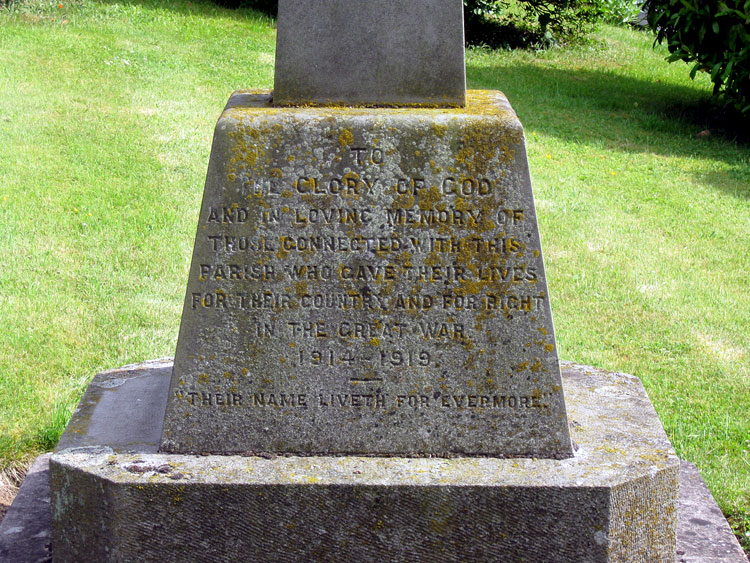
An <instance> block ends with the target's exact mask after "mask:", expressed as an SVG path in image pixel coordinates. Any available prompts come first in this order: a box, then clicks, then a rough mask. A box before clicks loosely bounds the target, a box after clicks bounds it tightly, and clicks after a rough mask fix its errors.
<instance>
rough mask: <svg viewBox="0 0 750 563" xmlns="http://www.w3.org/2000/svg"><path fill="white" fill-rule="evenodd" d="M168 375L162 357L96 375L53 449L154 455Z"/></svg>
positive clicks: (169, 366)
mask: <svg viewBox="0 0 750 563" xmlns="http://www.w3.org/2000/svg"><path fill="white" fill-rule="evenodd" d="M171 373H172V361H171V359H166V360H164V359H162V360H152V361H149V362H145V363H141V364H137V365H130V366H124V367H121V368H118V369H113V370H109V371H105V372H102V373H99V374H97V376H96V377H94V379H93V381H92V382H91V384H90V385H89V387H88V389H86V393H85V394H84V396H83V398H82V399H81V402H80V403H79V405H78V409H77V410H76V412H75V414H74V415H73V417H72V419H71V422H70V424H69V425H68V428H67V429H66V431H65V433H64V434H63V435H62V437H61V438H60V441H59V442H58V443H57V448H56V449H57V450H62V449H71V448H86V447H90V446H99V445H102V444H106V445H107V447H109V448H112V449H113V450H114V451H118V452H129V451H133V452H147V451H150V452H156V451H157V450H158V441H159V437H160V436H161V431H162V424H163V422H164V411H165V409H166V404H165V397H166V393H167V390H168V389H169V378H170V375H171Z"/></svg>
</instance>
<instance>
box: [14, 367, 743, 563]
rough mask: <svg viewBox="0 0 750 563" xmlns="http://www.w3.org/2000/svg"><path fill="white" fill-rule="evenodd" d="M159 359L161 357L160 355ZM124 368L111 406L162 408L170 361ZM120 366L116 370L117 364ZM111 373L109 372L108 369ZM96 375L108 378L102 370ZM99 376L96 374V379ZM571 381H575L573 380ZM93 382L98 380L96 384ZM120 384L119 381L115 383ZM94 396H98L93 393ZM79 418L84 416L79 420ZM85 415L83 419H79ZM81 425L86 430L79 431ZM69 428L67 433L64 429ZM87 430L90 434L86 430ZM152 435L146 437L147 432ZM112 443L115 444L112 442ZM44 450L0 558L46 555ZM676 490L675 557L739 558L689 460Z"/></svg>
mask: <svg viewBox="0 0 750 563" xmlns="http://www.w3.org/2000/svg"><path fill="white" fill-rule="evenodd" d="M160 362H161V361H160ZM122 369H124V370H125V371H124V373H126V374H128V377H136V378H138V379H139V381H141V382H142V383H143V384H142V385H140V386H139V387H137V388H133V389H132V392H131V393H121V394H118V395H116V397H117V401H118V402H120V403H122V407H116V408H117V409H118V410H119V411H122V410H123V409H124V407H125V405H128V404H133V403H136V404H142V403H144V402H152V401H154V400H155V398H156V397H159V398H160V401H161V408H162V409H163V408H164V405H166V401H167V394H166V386H165V382H167V383H168V381H169V373H164V370H168V371H171V366H170V365H169V364H167V366H166V367H165V368H164V370H158V371H157V372H155V373H160V374H161V375H159V376H158V377H155V376H154V375H155V373H154V372H153V362H146V363H144V364H139V365H136V366H127V368H122ZM118 371H121V370H118ZM586 371H588V368H586V367H585V366H580V365H575V364H570V363H563V377H564V380H565V381H566V382H567V381H568V380H569V379H571V378H574V377H575V374H576V373H577V372H583V373H585V372H586ZM110 373H111V372H110ZM101 378H104V379H108V378H109V376H108V375H107V374H103V375H102V376H101ZM101 378H100V376H97V377H96V378H95V381H96V380H97V379H101ZM573 385H575V383H574V384H573ZM97 387H98V385H97ZM117 389H121V390H122V389H123V386H119V387H117ZM86 397H87V398H85V399H84V400H83V401H82V405H81V406H83V405H84V404H85V403H86V402H88V400H89V399H88V398H90V397H91V395H89V394H87V395H86ZM94 397H101V394H100V393H96V394H95V395H94ZM80 419H84V420H80ZM84 421H85V424H84ZM110 424H111V421H110V420H107V419H105V418H103V417H94V418H89V417H88V415H87V414H86V409H83V408H79V409H78V410H77V411H76V413H75V414H74V416H73V420H72V421H71V425H70V426H69V427H68V429H67V430H66V435H64V436H63V440H64V441H66V442H67V443H73V441H74V440H75V441H77V443H84V444H87V445H89V446H95V445H99V446H103V447H109V446H110V444H108V443H107V442H101V441H100V440H101V438H103V437H105V436H110V437H113V436H112V433H111V432H103V431H102V429H100V427H101V426H103V427H108V426H109V425H110ZM142 424H143V423H142V419H139V418H138V417H136V418H130V417H125V418H124V420H122V421H120V422H118V424H117V425H116V427H117V428H118V429H120V431H121V432H123V434H124V435H125V436H134V435H135V434H137V433H138V432H141V433H143V436H144V438H143V439H139V440H138V442H139V443H140V444H141V446H140V447H142V448H143V450H142V452H133V453H147V452H154V451H155V450H156V448H157V447H158V430H159V429H160V428H161V422H160V421H159V422H158V424H156V426H155V427H153V428H151V429H150V430H149V429H144V428H143V425H142ZM84 426H85V427H86V428H87V430H85V431H83V432H82V431H81V428H83V427H84ZM70 433H74V437H73V438H71V437H70V436H68V434H70ZM87 433H90V436H87V435H86V434H87ZM149 436H150V437H151V438H150V439H151V440H152V441H151V442H150V443H149V442H148V440H149V438H148V437H149ZM114 438H115V440H114V442H113V444H112V445H114V446H115V448H117V449H119V448H120V446H118V445H117V444H123V443H127V442H128V440H126V439H117V438H116V437H114ZM113 449H114V448H113ZM48 458H49V456H48V455H45V456H42V457H40V458H39V459H38V460H37V461H36V462H35V464H34V466H33V468H32V470H31V471H30V472H29V474H28V476H27V478H26V480H25V481H24V483H23V485H22V487H21V490H20V491H19V494H18V496H17V497H16V501H15V502H14V503H13V506H12V507H11V509H10V511H9V513H8V516H7V517H6V519H5V520H3V521H2V522H1V523H0V561H3V562H4V563H6V562H7V563H36V562H39V561H48V560H49V559H50V557H51V555H50V553H51V551H50V534H49V529H50V510H49V480H48V471H47V467H46V466H47V464H48ZM679 488H680V494H679V509H678V524H677V557H676V561H677V562H678V563H686V562H688V563H699V562H704V561H707V562H710V563H719V562H721V563H742V562H743V561H746V559H743V557H744V556H743V554H742V549H741V548H740V546H739V544H738V542H737V540H736V538H735V537H734V535H733V534H732V531H731V529H730V528H729V525H728V524H727V522H726V520H725V519H724V516H723V515H722V513H721V511H720V510H719V508H718V506H717V505H716V501H715V500H714V499H713V497H712V496H711V493H710V492H709V490H708V488H707V487H706V485H705V483H704V482H703V480H702V479H701V478H700V475H699V474H698V472H697V471H696V469H695V466H694V465H693V464H691V463H687V462H680V487H679Z"/></svg>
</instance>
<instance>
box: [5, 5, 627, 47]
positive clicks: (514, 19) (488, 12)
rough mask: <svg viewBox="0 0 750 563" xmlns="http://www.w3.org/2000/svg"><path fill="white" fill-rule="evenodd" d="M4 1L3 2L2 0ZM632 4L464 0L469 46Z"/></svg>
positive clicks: (556, 39) (547, 31)
mask: <svg viewBox="0 0 750 563" xmlns="http://www.w3.org/2000/svg"><path fill="white" fill-rule="evenodd" d="M0 1H2V0H0ZM214 1H215V2H216V3H217V4H219V5H222V6H225V7H227V8H240V7H242V8H254V9H256V10H260V11H262V12H265V13H267V14H270V15H273V16H275V15H276V11H277V2H276V0H214ZM629 1H630V0H463V3H464V19H465V25H466V42H467V43H469V44H471V45H488V46H490V47H510V48H515V47H540V46H548V45H550V44H554V43H567V42H571V41H577V40H580V39H582V38H583V37H584V36H585V34H586V33H588V32H589V31H590V30H591V29H593V25H594V23H595V22H597V21H598V20H599V19H600V18H601V15H602V13H603V10H602V6H603V3H607V2H616V3H620V2H626V3H627V2H629Z"/></svg>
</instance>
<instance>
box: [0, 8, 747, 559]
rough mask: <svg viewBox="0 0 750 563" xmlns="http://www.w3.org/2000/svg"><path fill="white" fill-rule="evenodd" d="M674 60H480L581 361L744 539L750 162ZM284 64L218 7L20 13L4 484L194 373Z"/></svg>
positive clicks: (637, 37) (6, 267) (629, 37)
mask: <svg viewBox="0 0 750 563" xmlns="http://www.w3.org/2000/svg"><path fill="white" fill-rule="evenodd" d="M651 43H652V38H651V36H649V35H647V34H645V33H639V32H635V31H632V30H627V29H618V28H606V29H604V31H603V32H602V33H600V34H599V36H598V40H597V42H596V44H595V45H594V46H588V47H579V48H575V49H572V50H569V51H564V50H552V51H547V52H539V53H529V52H515V53H514V52H493V51H488V50H481V49H474V50H470V51H469V53H468V55H467V64H468V77H469V85H470V87H474V88H495V89H500V90H503V91H504V92H505V93H506V94H507V95H508V97H509V98H510V100H511V103H512V104H513V106H514V108H515V109H516V111H517V113H518V114H519V116H520V117H521V119H522V121H523V122H524V124H525V126H526V133H527V138H528V150H529V158H530V165H531V169H532V175H533V178H534V182H535V192H536V198H537V206H538V210H539V219H540V229H541V232H542V237H543V244H544V250H545V257H546V264H547V268H548V277H549V283H550V288H551V293H552V298H553V301H552V304H553V311H554V314H555V324H556V329H557V333H558V340H559V348H560V351H561V356H562V357H563V358H564V359H569V360H574V361H577V362H582V363H587V364H593V365H596V366H599V367H603V368H607V369H612V370H619V371H625V372H629V373H633V374H636V375H638V376H640V377H641V378H642V380H643V382H644V384H645V386H646V388H647V390H648V392H649V394H650V396H651V398H652V400H653V402H654V404H655V406H656V409H657V411H658V412H659V415H660V416H661V419H662V421H663V423H664V426H665V428H666V430H667V432H668V433H669V436H670V438H671V439H672V442H673V444H674V446H675V448H676V449H677V451H678V453H679V455H680V456H681V457H682V458H684V459H688V460H690V461H693V462H695V463H696V464H697V465H698V468H699V469H700V471H701V473H702V475H703V477H704V478H705V479H706V481H707V482H708V484H709V486H710V488H711V490H712V492H713V493H714V495H715V496H716V498H717V499H718V501H719V503H720V505H721V507H722V509H723V510H724V511H725V513H726V514H728V515H729V516H730V519H731V520H732V522H733V524H734V525H735V526H736V528H737V530H738V531H739V530H740V528H741V526H743V525H744V526H747V524H748V523H749V522H750V454H749V453H748V452H749V451H750V417H748V415H747V411H748V407H750V357H749V354H750V352H748V350H749V349H750V336H748V333H749V331H748V327H750V281H749V280H750V149H749V148H748V146H746V145H742V144H737V143H735V142H732V141H728V140H726V139H725V138H722V137H721V136H718V135H716V134H713V135H704V136H700V137H697V136H696V134H697V133H699V132H700V131H702V130H703V129H705V124H704V123H702V122H699V121H696V119H695V116H696V115H700V114H701V103H702V101H704V100H705V99H707V97H708V95H709V94H710V84H709V82H708V81H707V80H699V81H697V82H690V81H689V79H688V77H687V69H686V68H685V67H684V66H678V65H671V66H670V65H667V64H666V63H665V62H664V60H663V59H664V52H663V51H652V50H651ZM273 49H274V31H273V25H272V22H271V21H269V20H267V19H264V18H263V17H262V16H260V15H259V14H257V13H255V12H252V11H236V12H233V11H227V10H223V9H219V8H217V7H215V6H214V5H213V4H211V3H208V2H205V1H203V0H201V1H195V2H177V1H175V2H168V1H166V0H151V1H149V0H142V1H140V2H138V1H121V2H114V1H104V0H102V1H98V2H97V1H94V0H77V1H75V2H64V1H63V2H62V8H60V7H59V3H58V2H39V1H32V2H28V3H26V4H16V5H15V7H12V8H11V9H9V10H0V256H2V259H0V295H1V296H2V299H3V304H2V311H3V325H4V326H3V330H2V332H0V459H2V461H1V462H0V464H3V465H5V466H9V465H11V464H12V463H14V462H18V461H23V460H24V459H26V458H28V457H29V456H31V455H33V454H35V453H37V452H39V451H41V450H44V449H49V448H50V447H52V446H53V444H54V443H55V441H56V440H57V438H58V437H59V434H60V432H61V431H62V429H63V428H64V425H65V422H66V420H67V418H68V417H69V415H70V413H71V411H72V409H73V408H74V406H75V404H76V402H77V400H78V398H79V397H80V394H81V392H82V391H83V389H84V388H85V385H86V384H87V382H88V381H89V380H90V378H91V377H92V376H93V375H94V373H96V372H97V371H98V370H101V369H106V368H111V367H116V366H119V365H122V364H126V363H132V362H137V361H141V360H144V359H148V358H155V357H160V356H167V355H171V354H172V353H173V349H174V345H175V339H176V336H177V327H178V324H179V315H180V306H181V302H182V298H183V291H184V284H185V280H186V274H187V268H188V262H189V257H190V253H191V244H192V240H193V235H194V229H195V224H196V217H197V213H198V206H199V202H200V197H201V191H202V186H203V180H204V177H205V169H206V164H207V160H208V153H209V149H210V142H211V134H212V128H213V124H214V121H215V119H216V117H217V116H218V113H219V112H220V111H221V109H222V107H223V104H224V102H225V101H226V98H227V97H228V96H229V94H230V93H231V92H232V91H233V90H235V89H238V88H245V87H271V86H272V78H273ZM749 539H750V538H749ZM749 543H750V542H749ZM746 545H747V544H746Z"/></svg>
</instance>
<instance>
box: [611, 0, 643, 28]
mask: <svg viewBox="0 0 750 563" xmlns="http://www.w3.org/2000/svg"><path fill="white" fill-rule="evenodd" d="M642 7H643V0H601V8H602V20H603V21H605V22H607V23H611V24H614V25H620V24H630V23H633V22H635V21H636V20H637V18H638V14H640V13H641V8H642Z"/></svg>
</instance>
